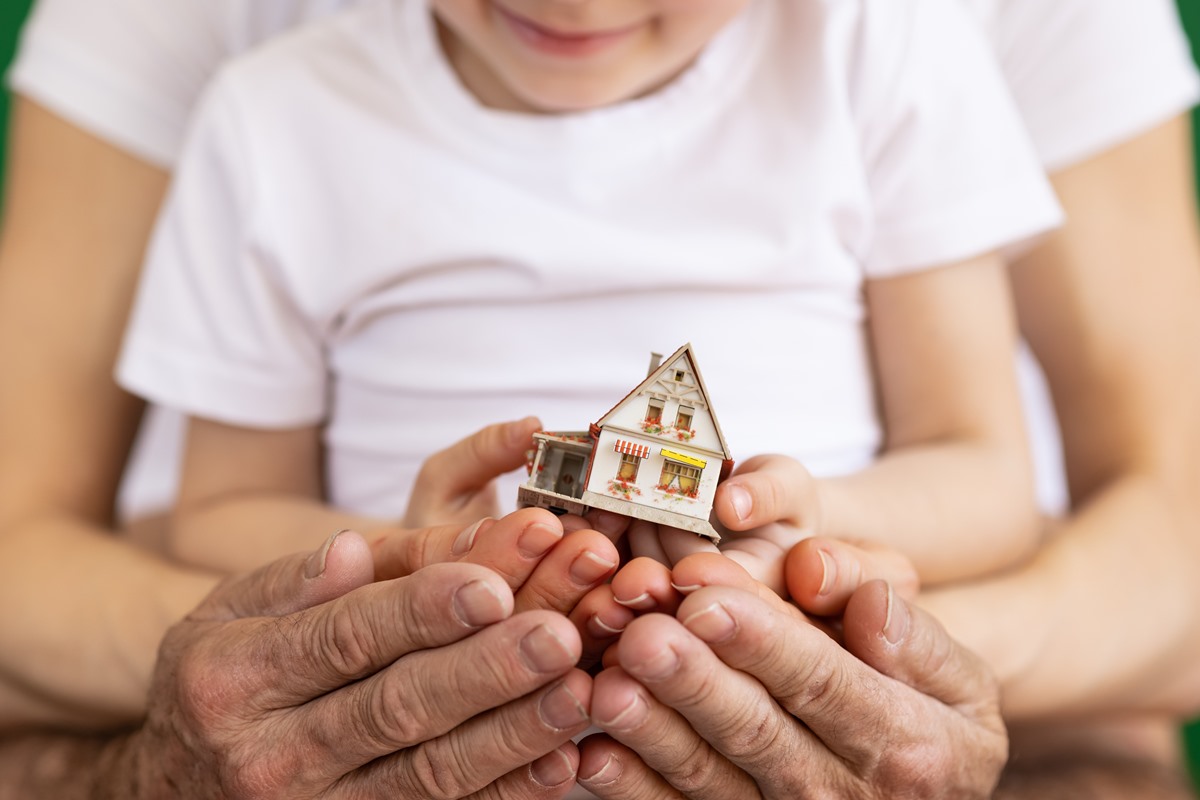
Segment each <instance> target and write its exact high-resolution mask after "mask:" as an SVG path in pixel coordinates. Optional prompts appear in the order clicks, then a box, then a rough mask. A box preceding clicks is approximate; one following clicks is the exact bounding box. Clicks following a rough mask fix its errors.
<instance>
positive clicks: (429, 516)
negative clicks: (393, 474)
mask: <svg viewBox="0 0 1200 800" xmlns="http://www.w3.org/2000/svg"><path fill="white" fill-rule="evenodd" d="M541 427H542V423H541V422H540V421H539V420H538V419H537V418H536V417H526V418H525V419H521V420H517V421H515V422H502V423H497V424H495V425H489V426H487V427H486V428H483V429H481V430H479V431H476V432H475V433H473V434H471V435H470V436H468V437H467V438H465V439H462V440H460V441H458V442H455V443H454V444H452V445H450V446H449V447H447V448H446V449H444V450H439V451H438V452H436V453H434V454H433V455H431V456H430V457H429V458H428V459H426V461H425V463H424V464H422V465H421V471H420V472H419V473H418V474H417V478H416V481H415V482H414V483H413V488H412V494H411V495H410V497H409V505H408V511H407V512H406V513H405V516H404V526H405V527H407V528H422V527H425V526H427V525H433V524H438V523H443V522H446V521H448V520H450V519H452V518H455V513H454V512H456V511H457V510H458V506H461V505H464V504H467V503H469V502H470V501H471V499H472V497H473V496H474V495H475V494H477V493H480V492H484V491H485V490H486V489H487V488H488V486H489V484H490V483H491V482H492V481H493V480H495V479H496V478H498V477H499V476H501V475H503V474H505V473H506V472H512V471H513V470H514V469H517V468H518V467H520V466H521V465H522V464H524V463H525V456H526V453H527V452H528V451H529V448H530V447H531V446H532V441H533V434H534V433H536V432H537V431H539V430H541ZM476 512H478V513H476ZM486 513H494V511H493V510H491V509H475V510H474V511H473V516H472V518H477V517H479V516H483V515H485V514H486Z"/></svg>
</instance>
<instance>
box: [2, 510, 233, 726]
mask: <svg viewBox="0 0 1200 800" xmlns="http://www.w3.org/2000/svg"><path fill="white" fill-rule="evenodd" d="M215 580H216V579H215V578H214V577H212V576H210V575H208V574H205V573H200V572H196V571H190V570H183V569H180V568H177V567H174V566H171V565H169V564H167V563H166V562H164V561H162V560H161V559H160V558H158V557H157V556H155V555H153V554H150V553H147V552H143V551H141V550H139V549H137V548H135V547H133V546H131V545H129V544H126V543H124V542H122V541H120V540H118V539H116V538H114V536H113V535H112V534H111V533H109V532H107V531H104V530H101V529H99V528H97V527H94V526H91V525H89V524H87V523H86V522H83V521H80V520H77V519H73V518H68V517H54V518H44V519H36V520H29V521H27V522H26V523H24V524H22V525H21V526H19V527H16V528H11V529H9V530H6V531H3V535H0V607H3V608H5V609H8V611H7V612H6V613H5V614H4V615H3V623H0V625H2V627H0V675H2V676H3V689H2V690H0V730H4V729H9V730H11V729H13V728H15V727H18V726H21V727H25V726H30V725H69V726H72V727H76V728H81V727H82V728H86V729H93V730H97V729H109V728H112V727H113V726H114V725H117V724H127V723H129V722H131V721H133V720H135V719H138V718H140V716H141V715H142V713H143V711H144V708H145V695H146V690H147V687H148V685H149V679H150V674H151V670H152V667H153V664H154V657H155V652H156V651H157V649H158V644H159V642H160V640H161V639H162V636H163V633H164V632H165V631H166V630H167V628H168V627H169V626H170V625H171V624H172V623H174V622H175V621H176V620H178V619H180V618H182V617H183V616H184V615H185V614H186V613H187V612H188V611H189V610H191V609H192V608H193V607H195V605H196V603H197V602H199V600H200V599H201V598H202V597H203V596H204V595H205V594H207V593H208V591H209V590H211V588H212V586H213V585H214V584H215Z"/></svg>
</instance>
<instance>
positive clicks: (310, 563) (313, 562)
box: [304, 530, 349, 580]
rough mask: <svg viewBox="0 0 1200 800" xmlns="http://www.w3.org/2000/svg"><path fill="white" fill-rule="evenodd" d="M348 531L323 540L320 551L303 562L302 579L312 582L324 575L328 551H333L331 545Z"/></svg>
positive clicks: (339, 532)
mask: <svg viewBox="0 0 1200 800" xmlns="http://www.w3.org/2000/svg"><path fill="white" fill-rule="evenodd" d="M348 532H349V531H348V530H340V531H338V532H337V533H335V534H333V535H332V536H330V537H329V538H328V539H326V540H325V544H323V545H321V549H320V550H318V551H317V552H315V553H313V554H312V555H311V556H309V557H308V559H307V560H306V561H305V562H304V577H306V578H308V579H309V580H312V579H313V578H319V577H321V576H322V575H324V574H325V562H326V560H328V558H329V551H330V550H332V549H333V543H334V542H336V541H337V540H338V537H339V536H341V535H342V534H343V533H348Z"/></svg>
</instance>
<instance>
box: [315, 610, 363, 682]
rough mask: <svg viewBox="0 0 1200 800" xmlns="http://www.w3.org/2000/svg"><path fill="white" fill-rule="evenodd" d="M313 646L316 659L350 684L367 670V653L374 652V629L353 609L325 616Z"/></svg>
mask: <svg viewBox="0 0 1200 800" xmlns="http://www.w3.org/2000/svg"><path fill="white" fill-rule="evenodd" d="M315 645H316V649H317V656H318V657H319V658H320V659H321V660H322V661H323V662H324V663H325V664H326V665H327V666H328V667H329V669H330V670H332V671H333V673H334V674H335V675H336V676H337V677H339V678H342V679H345V680H346V681H352V680H356V679H358V678H361V677H362V676H363V675H366V674H368V673H369V672H370V671H371V663H372V659H371V654H372V653H373V652H375V649H376V637H375V634H374V627H373V626H372V625H371V622H370V620H369V619H368V618H366V617H364V616H363V615H362V614H361V613H359V612H358V611H357V610H356V609H355V607H354V606H344V607H342V608H341V609H339V611H338V613H336V614H327V615H325V617H324V619H323V623H322V624H321V626H320V628H319V629H318V635H317V637H316V642H315Z"/></svg>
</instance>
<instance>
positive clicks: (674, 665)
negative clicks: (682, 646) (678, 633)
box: [627, 645, 679, 681]
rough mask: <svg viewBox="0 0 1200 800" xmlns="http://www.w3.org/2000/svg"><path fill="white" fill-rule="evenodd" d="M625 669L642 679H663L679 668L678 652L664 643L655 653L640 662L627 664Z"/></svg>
mask: <svg viewBox="0 0 1200 800" xmlns="http://www.w3.org/2000/svg"><path fill="white" fill-rule="evenodd" d="M627 669H628V670H629V671H630V672H631V673H633V674H634V675H635V676H636V677H638V678H641V679H642V680H647V681H663V680H666V679H667V678H669V677H671V676H672V675H674V674H675V672H676V670H678V669H679V654H678V653H676V652H675V649H674V648H673V647H671V646H670V645H664V646H663V649H662V650H660V651H659V652H658V653H657V654H656V655H653V656H651V657H650V658H648V659H646V660H645V661H643V662H641V663H640V664H629V665H627Z"/></svg>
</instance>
